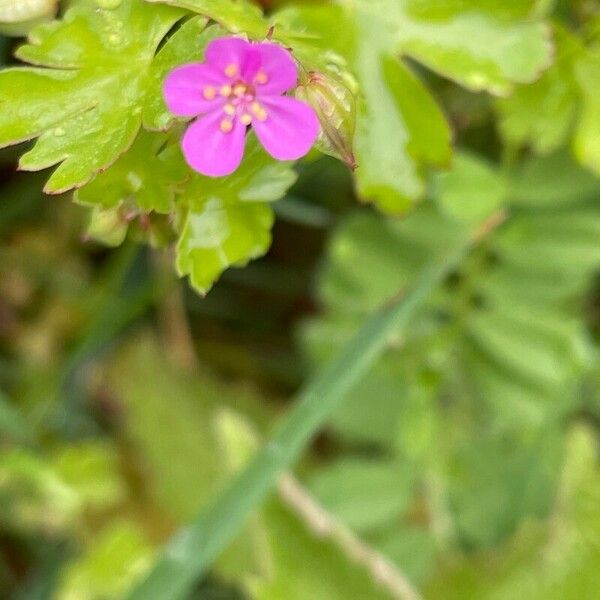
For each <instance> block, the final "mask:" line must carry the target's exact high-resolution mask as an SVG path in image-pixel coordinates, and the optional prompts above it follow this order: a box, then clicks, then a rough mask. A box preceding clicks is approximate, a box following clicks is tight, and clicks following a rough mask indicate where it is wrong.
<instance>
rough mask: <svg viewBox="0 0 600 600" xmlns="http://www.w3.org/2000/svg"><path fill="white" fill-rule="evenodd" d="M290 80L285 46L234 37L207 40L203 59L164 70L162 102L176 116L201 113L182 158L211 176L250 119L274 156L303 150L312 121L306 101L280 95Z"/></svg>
mask: <svg viewBox="0 0 600 600" xmlns="http://www.w3.org/2000/svg"><path fill="white" fill-rule="evenodd" d="M297 80H298V72H297V68H296V63H295V62H294V59H293V58H292V56H291V55H290V53H289V52H288V51H287V50H286V49H284V48H282V47H281V46H278V45H277V44H275V43H272V42H258V43H251V42H248V41H246V40H243V39H241V38H237V37H226V38H220V39H217V40H213V41H212V42H211V43H210V44H208V46H207V48H206V53H205V62H203V63H192V64H187V65H183V66H181V67H177V68H176V69H174V70H173V71H171V73H170V74H169V75H168V76H167V78H166V80H165V84H164V96H165V100H166V103H167V106H168V108H169V110H170V111H171V112H172V113H173V114H174V115H177V116H179V117H198V116H199V115H201V117H200V118H198V119H196V120H195V121H194V122H193V123H192V124H191V125H190V126H189V127H188V129H187V131H186V132H185V135H184V136H183V140H182V148H183V154H184V156H185V158H186V160H187V162H188V163H189V165H190V166H191V167H192V168H193V169H195V170H196V171H198V172H200V173H202V174H203V175H208V176H210V177H221V176H223V175H229V174H230V173H233V171H235V170H236V169H237V168H238V166H239V164H240V162H241V160H242V156H243V154H244V144H245V139H246V130H247V128H248V127H249V126H252V127H253V128H254V131H255V132H256V136H257V137H258V139H259V141H260V143H261V144H262V145H263V146H264V148H265V150H266V151H267V152H268V153H269V154H270V155H271V156H273V157H274V158H276V159H278V160H296V159H298V158H300V157H302V156H304V155H305V154H306V153H307V152H308V151H309V150H310V148H311V146H312V145H313V144H314V142H315V140H316V138H317V135H318V133H319V121H318V119H317V116H316V114H315V112H314V110H313V109H312V107H311V106H309V105H308V104H306V103H305V102H302V101H301V100H296V99H295V98H290V97H288V96H284V95H283V94H284V93H285V92H287V91H289V90H290V89H292V88H293V87H295V86H296V84H297Z"/></svg>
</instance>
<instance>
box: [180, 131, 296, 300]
mask: <svg viewBox="0 0 600 600" xmlns="http://www.w3.org/2000/svg"><path fill="white" fill-rule="evenodd" d="M295 180H296V175H295V173H294V171H293V170H292V169H291V168H290V165H289V164H288V163H285V162H280V161H275V160H273V159H272V158H271V157H269V156H268V155H267V154H266V152H264V151H263V150H262V148H260V146H259V145H258V143H257V141H256V140H255V139H254V138H250V139H249V141H248V149H247V151H246V155H245V157H244V161H243V163H242V165H241V166H240V168H239V169H238V170H237V171H236V172H235V173H234V174H233V175H231V176H229V177H226V178H222V179H219V180H216V179H214V178H210V177H203V176H200V175H197V176H195V177H194V178H193V179H192V181H191V182H190V184H189V185H188V186H187V187H186V189H185V191H184V193H183V195H182V197H181V200H182V201H183V202H185V203H186V204H187V206H189V209H188V211H187V213H186V215H185V218H184V222H183V225H182V230H181V236H180V238H179V243H178V244H177V262H176V264H177V269H178V272H179V274H180V275H189V276H190V281H191V283H192V285H193V286H194V288H196V289H197V290H198V291H199V292H200V293H202V294H204V293H206V292H207V291H208V290H209V289H210V288H211V286H212V284H213V283H214V282H215V281H216V280H217V278H218V277H219V276H220V275H221V273H222V272H223V271H224V270H225V269H226V268H228V267H230V266H232V265H233V266H243V265H245V264H247V263H248V261H249V260H251V259H254V258H258V257H259V256H262V255H263V254H265V253H266V252H267V250H268V249H269V246H270V245H271V227H272V226H273V221H274V215H273V211H272V209H271V207H270V206H269V205H268V204H266V203H265V202H270V201H273V200H277V199H278V198H280V197H281V196H283V195H284V194H285V192H286V190H287V189H288V188H289V187H290V186H291V185H292V184H293V183H294V181H295Z"/></svg>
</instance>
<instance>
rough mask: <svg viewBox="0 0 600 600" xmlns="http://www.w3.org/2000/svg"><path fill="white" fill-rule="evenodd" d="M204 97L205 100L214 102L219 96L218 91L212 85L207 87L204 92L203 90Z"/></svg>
mask: <svg viewBox="0 0 600 600" xmlns="http://www.w3.org/2000/svg"><path fill="white" fill-rule="evenodd" d="M202 95H203V96H204V99H205V100H213V99H214V97H215V96H216V95H217V90H215V88H214V87H212V85H207V86H206V87H205V88H204V90H202Z"/></svg>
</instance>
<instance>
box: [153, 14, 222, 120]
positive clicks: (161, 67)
mask: <svg viewBox="0 0 600 600" xmlns="http://www.w3.org/2000/svg"><path fill="white" fill-rule="evenodd" d="M206 22H207V20H206V18H204V17H194V18H192V19H189V20H188V21H186V22H185V23H183V25H181V27H179V29H177V31H175V33H174V34H173V35H171V36H170V37H169V38H168V39H167V41H166V42H165V43H164V45H163V46H162V48H161V49H160V51H159V52H158V54H157V55H156V57H155V58H154V60H153V61H152V65H151V66H150V71H149V79H148V84H147V98H146V103H145V105H144V110H143V113H142V117H143V121H144V127H146V128H147V129H154V130H165V129H167V128H168V127H169V126H170V125H171V124H172V123H173V121H174V120H175V117H173V115H172V114H171V113H170V112H169V111H168V110H167V106H166V104H165V101H164V98H163V92H162V85H163V81H164V79H165V77H166V75H167V74H168V73H169V71H170V70H171V69H173V68H174V67H176V66H179V65H183V64H186V63H190V62H202V61H203V60H204V49H205V48H206V46H207V44H208V43H209V42H210V41H211V40H213V39H214V38H216V37H218V36H221V35H224V32H223V30H222V29H221V28H220V27H216V26H212V27H206Z"/></svg>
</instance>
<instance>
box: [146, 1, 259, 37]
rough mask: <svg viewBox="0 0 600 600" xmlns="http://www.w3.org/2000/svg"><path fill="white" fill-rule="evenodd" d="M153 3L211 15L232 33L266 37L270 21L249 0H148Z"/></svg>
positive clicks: (207, 15)
mask: <svg viewBox="0 0 600 600" xmlns="http://www.w3.org/2000/svg"><path fill="white" fill-rule="evenodd" d="M146 1H147V2H150V3H151V4H154V3H160V4H170V5H172V6H180V7H181V8H185V9H187V10H191V11H193V12H196V13H198V14H201V15H204V16H206V17H209V18H210V19H212V20H213V21H216V22H217V23H219V24H220V25H222V26H223V27H224V28H225V29H227V30H228V31H231V32H232V33H245V34H247V35H248V36H250V37H253V38H256V39H261V38H265V37H266V35H267V32H268V30H269V21H267V20H266V19H265V18H264V17H263V16H262V11H261V10H260V8H259V7H258V6H257V5H256V4H254V3H253V2H250V1H249V0H146Z"/></svg>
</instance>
